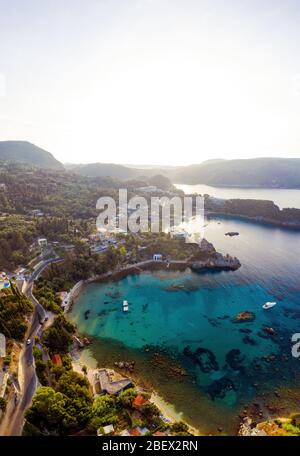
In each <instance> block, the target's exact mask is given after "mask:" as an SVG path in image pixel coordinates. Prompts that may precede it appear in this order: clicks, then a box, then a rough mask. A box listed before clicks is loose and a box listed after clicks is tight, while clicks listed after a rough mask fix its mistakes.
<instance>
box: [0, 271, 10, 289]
mask: <svg viewBox="0 0 300 456" xmlns="http://www.w3.org/2000/svg"><path fill="white" fill-rule="evenodd" d="M9 287H10V281H9V280H8V277H7V275H6V273H5V272H0V290H2V289H3V288H4V289H5V288H9Z"/></svg>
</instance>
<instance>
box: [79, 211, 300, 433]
mask: <svg viewBox="0 0 300 456" xmlns="http://www.w3.org/2000/svg"><path fill="white" fill-rule="evenodd" d="M229 231H235V232H238V233H239V235H237V236H233V237H230V236H226V235H225V234H226V233H227V232H229ZM205 237H206V239H207V240H209V241H210V242H212V243H213V244H214V246H215V248H216V249H217V250H218V251H220V252H221V253H230V254H231V255H234V256H237V257H238V258H239V260H240V262H241V264H242V266H241V268H240V269H238V270H237V271H223V272H201V273H195V272H192V271H191V270H190V269H187V270H186V271H183V272H182V271H181V272H172V271H160V272H157V271H156V272H145V273H141V274H136V275H131V276H128V277H126V278H123V279H122V280H118V281H111V282H108V283H92V284H90V285H88V286H87V287H86V288H85V289H84V290H83V292H82V293H81V295H80V296H79V297H78V299H77V301H76V303H75V304H74V306H73V308H72V311H71V314H70V318H71V319H72V320H73V321H74V322H75V323H76V324H77V326H78V330H79V331H80V332H81V333H82V334H86V335H87V336H90V337H91V338H92V340H93V344H92V345H91V351H92V352H93V356H94V358H95V359H96V360H97V361H98V363H99V366H112V367H113V365H114V362H116V361H135V369H134V375H136V376H138V377H139V378H140V379H141V381H142V382H143V384H144V385H145V387H149V388H154V389H155V390H156V391H157V392H159V394H160V395H161V396H162V397H163V398H164V399H165V400H166V401H168V402H170V403H172V404H173V405H174V406H175V409H176V411H178V412H180V413H182V416H183V417H184V419H186V420H187V422H188V423H190V424H191V425H193V426H194V427H196V428H197V429H198V430H199V433H201V434H206V435H207V434H214V435H215V434H236V432H237V430H238V426H239V423H240V420H241V417H242V416H243V415H245V414H246V413H247V414H250V415H251V416H254V417H255V418H256V419H257V420H260V421H261V420H262V418H264V419H265V418H269V417H271V416H276V415H284V414H287V413H290V412H292V411H297V410H298V411H299V403H300V402H299V400H300V397H299V391H298V390H299V380H300V358H297V357H294V356H292V346H293V342H292V337H293V335H294V334H297V333H300V233H299V232H297V231H292V230H288V229H280V228H276V227H270V226H264V225H261V224H259V223H252V222H250V221H242V220H235V219H230V218H229V219H226V218H225V219H224V218H218V217H217V218H210V219H208V220H207V221H206V226H205ZM123 300H127V301H128V303H129V311H128V312H123V309H122V302H123ZM267 301H271V302H276V305H275V306H274V307H273V308H271V309H269V310H264V309H263V308H262V306H263V304H264V303H265V302H267ZM241 312H249V314H248V315H249V320H248V321H244V322H237V320H236V317H237V315H238V314H240V313H241ZM299 355H300V353H299Z"/></svg>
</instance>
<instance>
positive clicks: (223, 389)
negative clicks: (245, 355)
mask: <svg viewBox="0 0 300 456" xmlns="http://www.w3.org/2000/svg"><path fill="white" fill-rule="evenodd" d="M229 391H237V388H236V386H235V384H234V383H233V381H232V380H231V379H230V378H228V377H222V378H220V379H219V380H215V381H214V382H213V383H211V384H210V385H209V386H208V387H207V388H206V392H207V393H208V394H209V396H210V397H211V399H212V400H215V399H216V398H218V399H224V397H225V396H226V393H227V392H229Z"/></svg>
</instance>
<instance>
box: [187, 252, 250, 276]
mask: <svg viewBox="0 0 300 456" xmlns="http://www.w3.org/2000/svg"><path fill="white" fill-rule="evenodd" d="M240 267H241V263H240V261H239V260H238V259H237V258H236V257H232V256H231V255H228V254H227V255H225V256H224V255H222V254H221V253H218V252H215V253H214V254H213V255H210V256H208V257H207V258H206V259H205V260H200V261H195V262H194V263H193V264H192V265H191V269H192V270H193V271H201V270H203V269H215V270H233V271H234V270H236V269H238V268H240Z"/></svg>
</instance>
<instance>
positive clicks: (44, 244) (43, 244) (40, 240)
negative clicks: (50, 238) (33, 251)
mask: <svg viewBox="0 0 300 456" xmlns="http://www.w3.org/2000/svg"><path fill="white" fill-rule="evenodd" d="M37 242H38V245H39V246H40V247H41V248H43V247H47V244H48V242H47V239H46V238H38V241H37Z"/></svg>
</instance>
